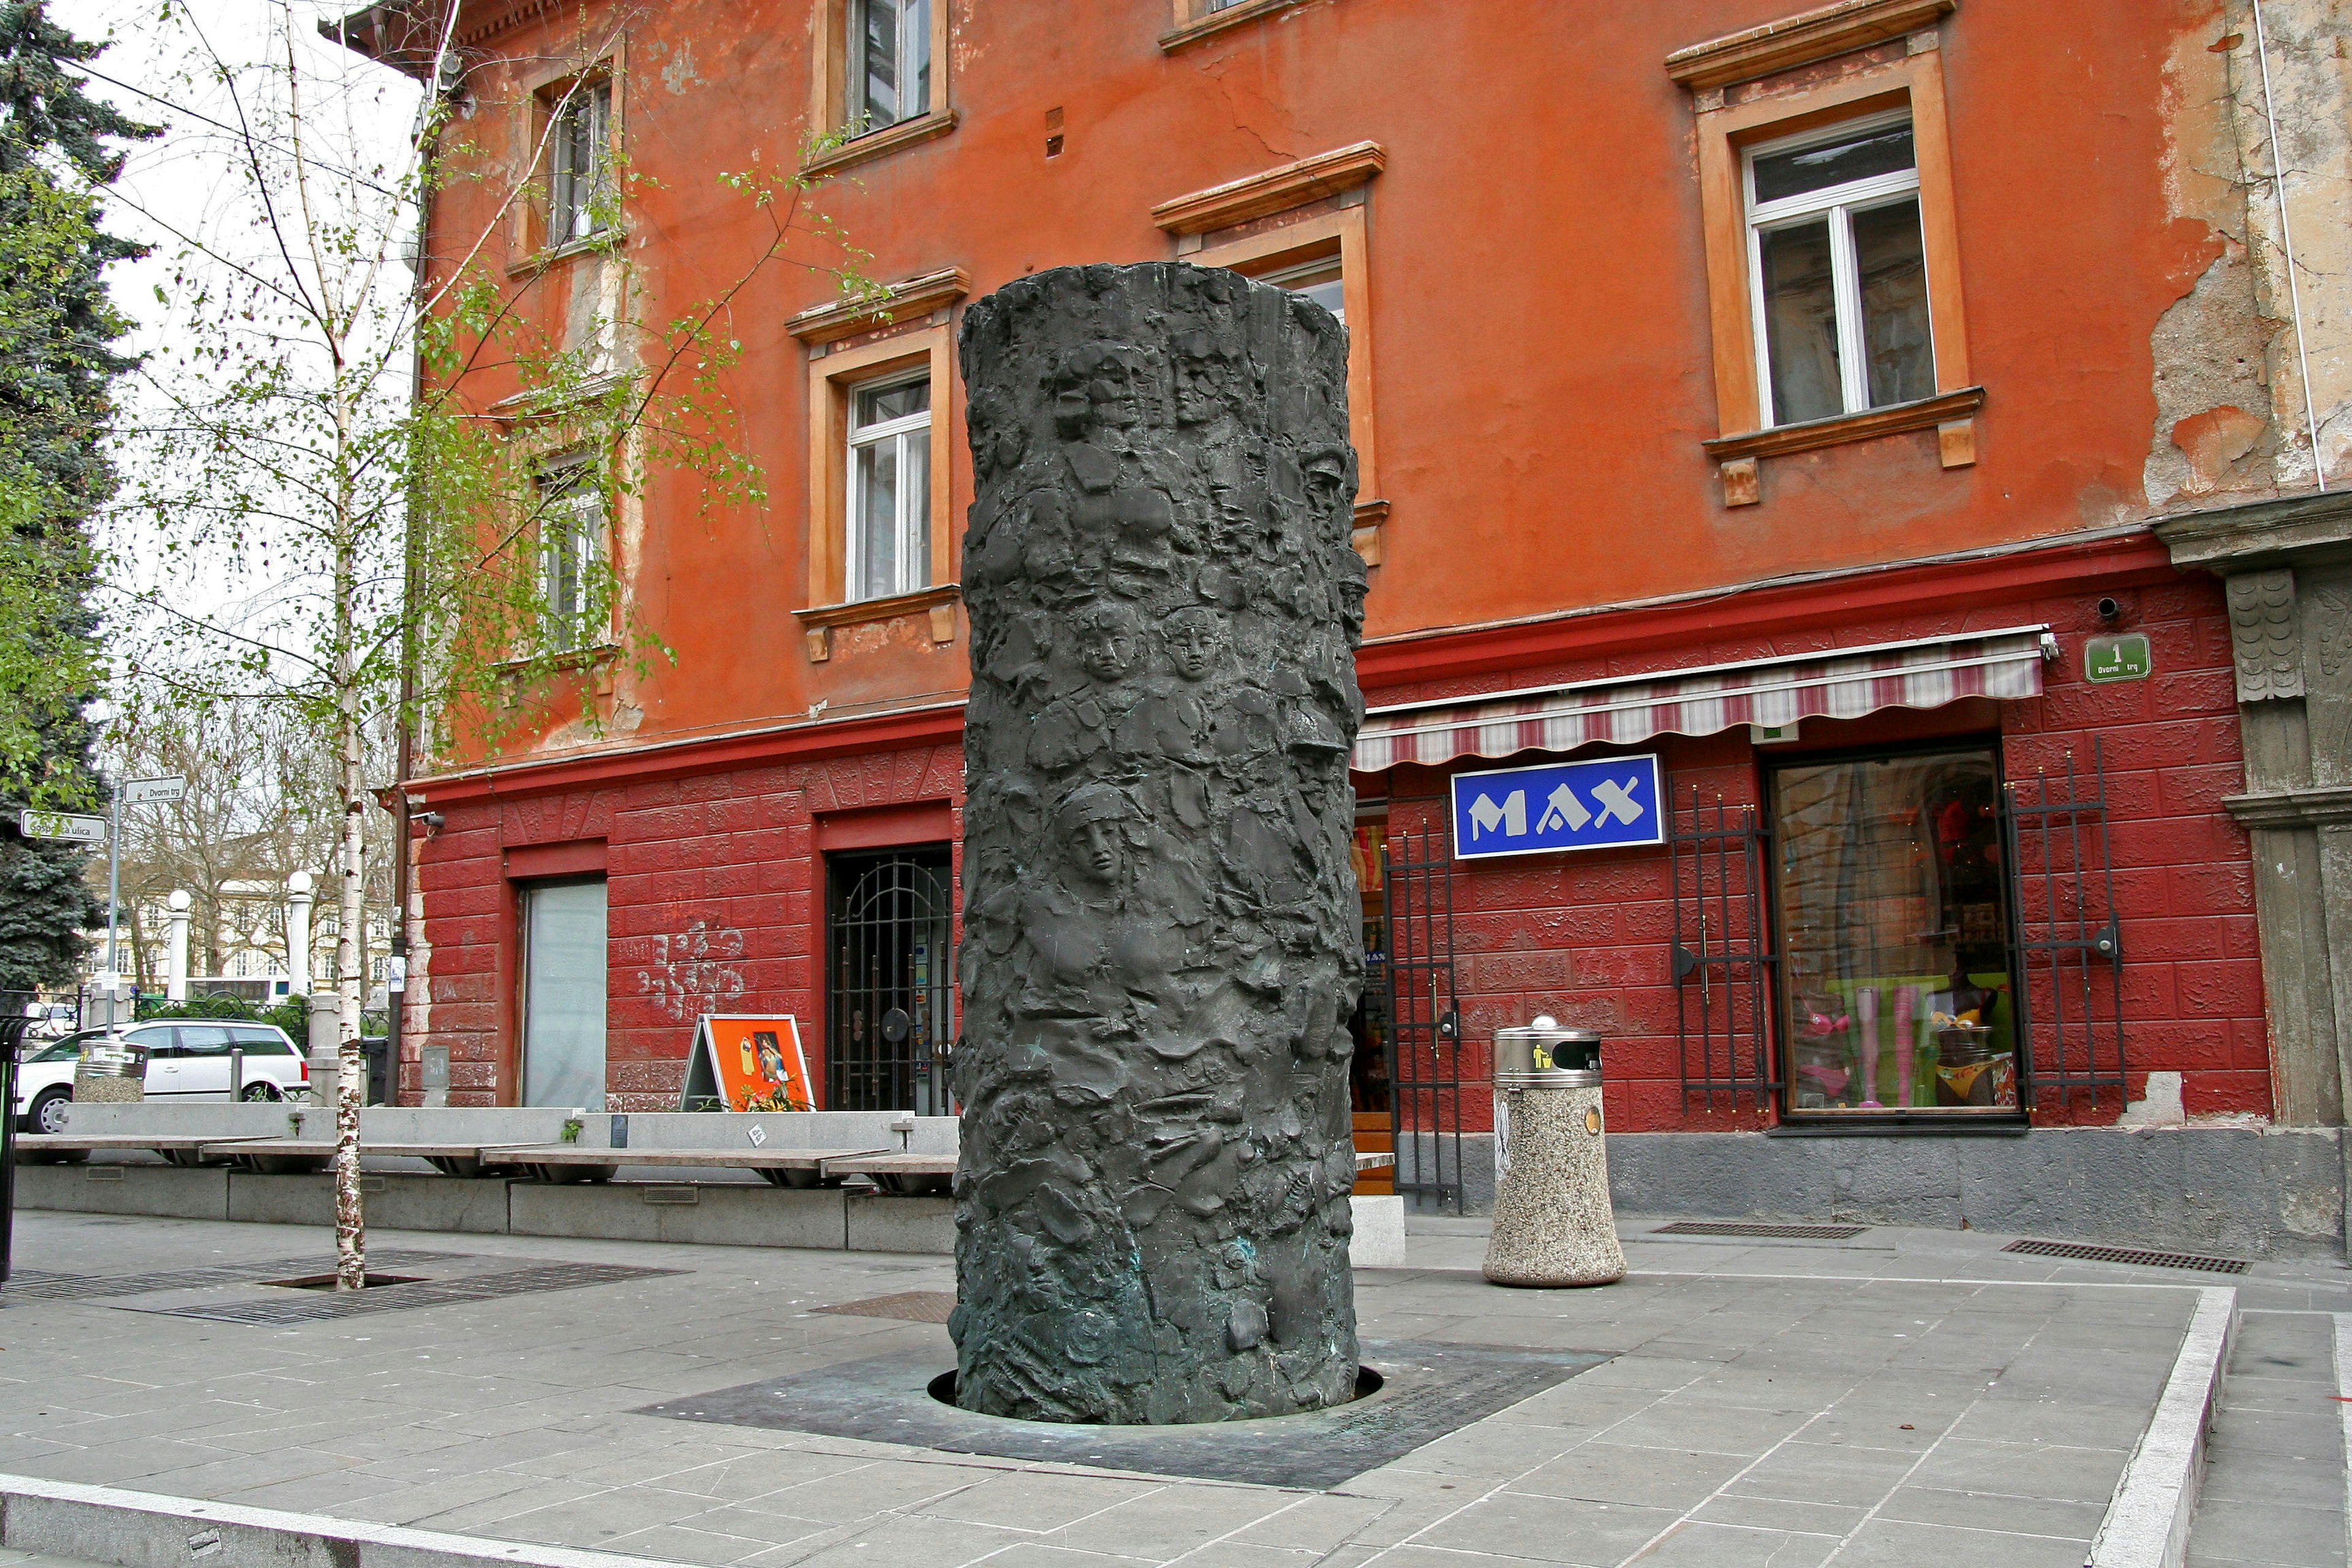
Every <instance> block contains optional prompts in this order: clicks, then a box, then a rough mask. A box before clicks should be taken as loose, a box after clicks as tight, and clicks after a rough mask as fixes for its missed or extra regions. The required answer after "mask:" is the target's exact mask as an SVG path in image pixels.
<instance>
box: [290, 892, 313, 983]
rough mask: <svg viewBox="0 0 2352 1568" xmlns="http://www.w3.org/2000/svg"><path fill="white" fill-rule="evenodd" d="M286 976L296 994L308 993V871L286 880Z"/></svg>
mask: <svg viewBox="0 0 2352 1568" xmlns="http://www.w3.org/2000/svg"><path fill="white" fill-rule="evenodd" d="M286 977H287V980H288V982H289V989H290V990H291V991H292V992H293V993H294V994H295V995H297V996H308V995H309V994H310V872H308V871H297V872H295V873H294V874H293V875H292V876H290V877H289V878H287V879H286Z"/></svg>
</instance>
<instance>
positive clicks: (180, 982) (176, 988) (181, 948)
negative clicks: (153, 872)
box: [163, 888, 190, 1002]
mask: <svg viewBox="0 0 2352 1568" xmlns="http://www.w3.org/2000/svg"><path fill="white" fill-rule="evenodd" d="M163 902H164V907H165V908H166V909H168V910H171V914H172V941H171V948H170V956H169V958H168V959H167V960H166V962H165V968H164V970H163V995H164V998H165V999H166V1000H167V1001H172V1002H184V1001H186V1000H187V999H188V919H189V915H188V904H189V902H190V900H189V898H188V895H187V893H186V891H185V890H184V889H179V888H174V889H172V896H171V897H170V898H169V899H166V900H164V901H163Z"/></svg>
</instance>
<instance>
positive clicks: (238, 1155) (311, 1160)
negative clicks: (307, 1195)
mask: <svg viewBox="0 0 2352 1568" xmlns="http://www.w3.org/2000/svg"><path fill="white" fill-rule="evenodd" d="M502 1147H504V1145H501V1144H495V1143H480V1142H466V1143H450V1142H440V1143H415V1142H401V1141H398V1140H395V1139H389V1138H370V1137H367V1136H365V1135H362V1137H361V1139H360V1152H361V1153H362V1154H375V1155H381V1156H383V1157H384V1158H387V1159H406V1160H422V1161H424V1162H425V1163H427V1164H429V1165H431V1166H432V1167H433V1168H434V1169H435V1170H436V1171H438V1172H440V1173H442V1174H443V1175H445V1176H481V1175H487V1174H489V1173H492V1172H494V1171H495V1170H497V1169H498V1168H499V1166H501V1165H503V1164H506V1163H510V1162H506V1161H502V1160H499V1159H498V1158H496V1157H495V1151H497V1150H499V1149H500V1148H502ZM205 1153H206V1154H207V1155H208V1156H212V1157H215V1158H219V1159H226V1160H228V1161H231V1162H232V1163H236V1164H239V1165H243V1166H244V1167H246V1168H247V1170H251V1171H257V1172H259V1173H262V1174H264V1175H272V1176H275V1175H286V1174H292V1173H303V1172H310V1171H323V1170H325V1169H326V1168H327V1166H328V1165H329V1164H330V1163H331V1162H332V1161H333V1160H334V1157H335V1141H334V1140H333V1139H331V1138H235V1139H226V1140H224V1139H211V1140H207V1141H206V1142H205Z"/></svg>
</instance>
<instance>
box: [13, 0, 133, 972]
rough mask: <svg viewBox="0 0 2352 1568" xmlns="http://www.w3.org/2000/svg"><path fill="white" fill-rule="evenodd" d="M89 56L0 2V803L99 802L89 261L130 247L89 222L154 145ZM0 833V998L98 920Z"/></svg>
mask: <svg viewBox="0 0 2352 1568" xmlns="http://www.w3.org/2000/svg"><path fill="white" fill-rule="evenodd" d="M100 47H101V46H99V45H96V44H91V43H88V42H85V41H83V40H81V39H79V38H77V37H74V36H73V35H72V34H71V33H69V32H68V31H67V30H66V29H65V28H63V27H61V26H58V24H57V23H56V22H55V21H53V20H52V19H51V18H50V16H49V15H48V11H47V4H46V0H0V802H5V803H6V804H8V805H17V804H26V803H31V804H38V805H90V804H94V802H95V797H96V795H97V794H98V788H97V784H96V781H95V779H94V777H93V775H92V773H91V769H90V759H89V751H90V743H91V739H92V734H91V728H90V724H89V718H88V714H87V709H88V707H89V701H90V699H91V698H92V696H93V695H94V693H95V689H96V686H97V682H98V674H99V669H98V666H99V659H98V648H97V616H96V615H95V613H94V612H93V610H92V608H91V605H90V591H91V588H92V585H93V582H94V571H93V556H92V551H91V547H90V540H89V520H90V517H91V515H92V513H93V512H94V511H95V510H97V509H98V507H100V505H101V504H103V503H104V501H105V500H106V499H107V498H108V496H109V495H110V493H111V490H112V489H113V476H112V474H111V472H110V470H109V468H108V466H107V463H106V459H105V457H104V454H103V453H102V452H101V450H100V433H101V430H102V427H103V426H104V422H105V418H106V414H107V395H108V385H109V383H110V381H111V380H112V379H113V378H114V377H115V376H116V375H118V374H121V372H122V371H123V370H125V369H127V368H128V367H129V362H128V361H127V360H125V359H124V358H122V357H121V354H120V353H117V352H116V348H115V344H116V342H118V340H119V339H120V338H121V335H122V332H123V330H124V324H125V323H124V322H123V320H122V318H121V316H120V315H118V314H117V313H116V311H115V310H114V309H113V307H112V305H111V304H110V302H109V300H108V299H107V293H106V279H105V268H106V265H107V263H109V262H110V261H119V260H123V259H126V258H131V257H133V256H136V255H137V254H139V251H138V247H134V246H132V245H130V244H128V243H126V242H124V241H123V240H121V239H118V238H116V237H113V236H110V235H109V234H107V233H106V232H105V231H104V229H103V228H101V227H100V216H101V210H100V205H99V202H98V199H97V195H96V193H97V192H99V191H100V190H102V189H103V188H104V187H105V186H106V185H108V184H110V183H112V181H113V180H114V179H115V177H116V176H117V175H119V174H121V172H122V161H123V156H124V154H123V153H122V152H121V149H120V148H119V147H118V146H117V145H115V144H116V143H119V142H125V141H135V140H138V139H140V138H142V137H146V136H152V135H153V134H154V131H153V129H152V128H151V127H149V126H145V125H141V124H139V123H137V122H135V121H131V120H130V119H128V118H126V117H124V116H123V115H121V114H120V113H118V112H117V111H116V110H114V109H112V108H111V107H110V106H109V105H107V104H105V103H102V102H100V101H98V100H95V99H92V98H91V97H89V95H88V94H87V93H86V92H85V91H84V90H83V88H84V85H85V80H84V79H82V78H80V77H79V76H78V75H77V74H76V73H75V72H74V70H73V69H72V68H73V67H74V66H75V65H77V64H79V63H81V62H84V61H87V60H89V59H91V58H94V57H96V56H97V55H98V53H99V52H100ZM8 815H9V817H10V819H11V826H9V827H8V828H7V829H6V831H5V837H0V991H10V990H24V989H29V988H30V987H32V986H35V985H38V984H59V983H62V982H64V981H67V980H69V979H71V978H72V976H73V974H74V973H75V971H76V970H77V968H78V967H79V963H80V961H81V958H82V955H83V947H84V943H83V941H82V939H81V937H80V935H79V932H80V931H81V930H82V929H83V928H85V927H86V926H88V925H90V924H92V923H94V921H97V920H99V919H101V918H103V910H100V908H99V907H98V905H97V903H96V901H95V900H93V899H92V897H91V895H90V893H89V889H88V886H87V885H86V883H85V881H84V879H83V876H82V872H83V868H84V866H85V864H86V862H87V860H88V858H89V857H88V853H87V851H85V850H83V849H81V848H80V847H78V846H74V845H69V844H62V843H57V842H51V841H44V840H21V839H18V838H17V837H16V833H15V829H14V826H13V817H14V813H13V812H11V813H9V814H8Z"/></svg>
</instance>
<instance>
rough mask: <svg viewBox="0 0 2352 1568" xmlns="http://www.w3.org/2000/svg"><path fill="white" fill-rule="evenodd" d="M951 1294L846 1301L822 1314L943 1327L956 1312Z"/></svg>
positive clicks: (925, 1293) (907, 1293)
mask: <svg viewBox="0 0 2352 1568" xmlns="http://www.w3.org/2000/svg"><path fill="white" fill-rule="evenodd" d="M955 1301H956V1299H955V1292H954V1291H952V1290H901V1291H899V1292H898V1294H897V1295H895V1296H875V1297H871V1298H869V1299H868V1300H863V1301H844V1302H843V1303H842V1304H841V1305H840V1306H838V1307H819V1308H818V1309H817V1310H818V1311H820V1312H838V1313H840V1314H842V1315H843V1316H844V1317H849V1318H900V1319H903V1320H905V1321H908V1322H910V1323H944V1322H946V1321H948V1314H949V1313H950V1312H952V1311H954V1310H955Z"/></svg>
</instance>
